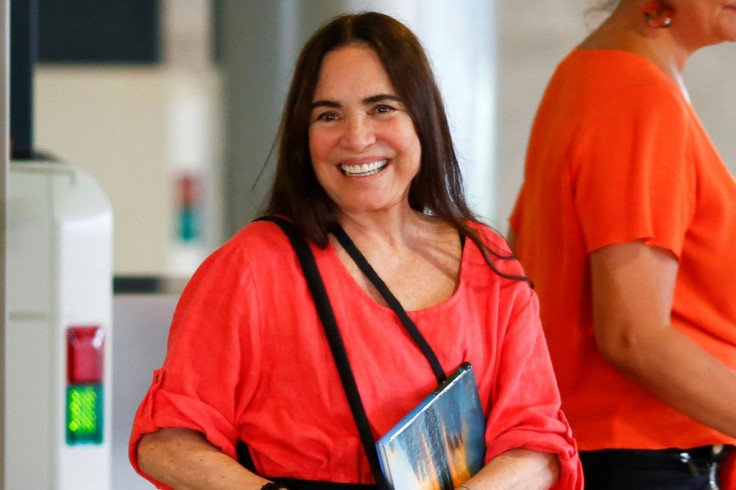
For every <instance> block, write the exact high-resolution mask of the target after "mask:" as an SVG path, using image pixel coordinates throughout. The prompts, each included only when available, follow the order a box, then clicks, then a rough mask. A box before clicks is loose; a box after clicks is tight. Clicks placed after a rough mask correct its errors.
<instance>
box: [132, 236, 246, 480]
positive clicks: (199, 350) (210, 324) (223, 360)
mask: <svg viewBox="0 0 736 490" xmlns="http://www.w3.org/2000/svg"><path fill="white" fill-rule="evenodd" d="M252 282H253V281H252V277H251V274H250V271H249V268H248V264H247V261H246V259H245V257H244V255H243V253H242V251H241V250H240V249H239V248H238V247H237V244H232V243H230V244H227V245H225V246H224V247H223V248H222V249H220V250H218V251H216V252H215V253H214V254H213V255H212V256H210V257H209V258H208V259H207V260H206V261H205V262H204V263H203V264H202V266H200V268H199V269H198V270H197V272H196V273H195V274H194V276H193V277H192V279H191V281H190V282H189V283H188V284H187V286H186V288H185V290H184V292H183V293H182V296H181V299H180V301H179V304H178V305H177V308H176V311H175V313H174V318H173V320H172V324H171V329H170V332H169V340H168V345H167V355H166V360H165V361H164V365H163V367H162V368H161V369H159V370H157V371H156V372H155V373H154V379H153V382H152V384H151V386H150V388H149V390H148V393H147V394H146V396H145V398H144V399H143V401H142V402H141V404H140V406H139V408H138V411H137V413H136V416H135V419H134V423H133V430H132V434H131V438H130V443H129V456H130V460H131V463H132V464H133V467H134V468H135V469H136V471H138V472H139V473H141V472H140V468H139V466H138V460H137V445H138V442H139V441H140V438H141V437H142V436H143V435H144V434H147V433H151V432H155V431H156V430H158V429H160V428H173V427H175V428H187V429H192V430H196V431H199V432H201V433H203V434H204V435H205V436H206V438H207V440H208V441H209V442H210V443H211V444H213V445H214V446H215V447H217V448H218V449H220V450H221V451H222V452H224V453H225V454H227V455H229V456H230V457H232V458H233V459H235V458H236V450H235V448H236V443H237V439H238V428H237V426H238V423H237V420H238V414H239V413H242V411H243V409H244V408H245V406H246V405H247V403H248V401H249V397H250V396H251V394H252V393H253V392H254V390H255V385H256V383H257V379H258V369H259V368H258V366H259V365H260V357H259V354H258V349H255V348H252V346H255V345H259V341H258V335H259V331H258V329H257V328H256V327H257V325H258V323H257V321H256V317H257V315H258V311H257V310H256V308H255V306H253V305H254V302H253V301H252V300H250V298H251V297H252V296H253V294H252V289H253V285H252ZM141 474H142V473H141ZM143 476H146V475H143ZM146 478H147V477H146ZM154 483H156V484H157V485H160V483H158V482H154ZM164 488H165V487H164Z"/></svg>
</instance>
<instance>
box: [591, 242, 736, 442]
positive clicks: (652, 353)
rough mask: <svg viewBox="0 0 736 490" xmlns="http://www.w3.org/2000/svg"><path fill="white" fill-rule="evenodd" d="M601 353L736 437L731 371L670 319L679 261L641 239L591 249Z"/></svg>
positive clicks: (668, 398)
mask: <svg viewBox="0 0 736 490" xmlns="http://www.w3.org/2000/svg"><path fill="white" fill-rule="evenodd" d="M590 265H591V276H592V277H591V279H592V288H593V318H594V319H593V321H594V324H595V335H596V341H597V343H598V347H599V349H600V351H601V353H602V354H603V356H604V357H605V358H606V359H607V360H608V361H610V362H611V363H612V364H613V365H614V366H616V368H617V369H618V370H620V371H621V372H622V373H623V374H624V375H626V376H629V377H630V378H632V379H633V380H634V381H636V382H637V383H638V384H639V385H641V386H642V387H644V388H645V389H647V390H649V391H651V392H652V393H653V394H654V395H656V396H657V397H659V398H661V399H662V400H664V401H665V402H666V403H668V404H669V405H670V406H672V407H674V408H675V409H676V410H679V411H680V412H682V413H684V414H685V415H687V416H689V417H691V418H693V419H695V420H697V421H699V422H700V423H702V424H705V425H707V426H709V427H712V428H714V429H716V430H718V431H720V432H723V433H724V434H727V435H729V436H731V437H736V410H734V409H733V407H736V374H735V373H734V372H733V371H731V370H730V369H729V368H728V367H727V366H726V365H725V364H723V363H722V362H720V361H719V360H718V359H716V358H714V357H713V356H711V355H710V354H708V353H707V352H706V351H705V350H703V349H702V348H701V347H700V346H699V345H697V344H696V343H695V342H694V341H693V340H691V339H690V338H689V337H688V336H687V335H685V334H683V333H682V332H680V331H679V330H677V329H675V328H673V327H672V326H671V325H670V315H671V312H672V300H673V296H674V290H675V280H676V277H677V269H678V263H677V260H676V258H675V257H674V255H672V254H671V253H670V252H669V251H667V250H665V249H662V248H658V247H650V246H648V245H645V244H644V243H642V242H641V241H637V242H630V243H622V244H616V245H609V246H607V247H604V248H602V249H600V250H596V251H594V252H593V253H591V254H590Z"/></svg>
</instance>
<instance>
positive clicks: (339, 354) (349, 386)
mask: <svg viewBox="0 0 736 490" xmlns="http://www.w3.org/2000/svg"><path fill="white" fill-rule="evenodd" d="M259 219H260V220H264V221H271V222H273V223H276V224H277V225H278V226H279V227H280V228H281V229H282V230H283V232H284V233H285V234H286V236H287V237H288V238H289V241H290V242H291V245H292V247H293V248H294V251H295V252H296V255H297V257H298V258H299V263H300V264H301V267H302V271H303V272H304V277H305V278H306V280H307V284H308V286H309V291H310V292H311V293H312V298H313V299H314V306H315V308H316V309H317V313H318V315H319V317H320V320H321V321H322V327H323V328H324V331H325V335H326V336H327V342H328V343H329V345H330V350H331V351H332V357H333V358H334V359H335V364H336V365H337V371H338V373H339V374H340V381H341V382H342V386H343V389H344V390H345V395H346V396H347V399H348V404H349V405H350V411H351V412H352V414H353V419H354V420H355V425H356V426H357V427H358V433H359V434H360V442H361V443H362V444H363V449H364V450H365V454H366V456H367V457H368V462H369V463H370V465H371V471H372V473H373V478H375V480H376V484H377V486H378V488H380V489H388V488H390V487H389V485H388V482H387V481H386V477H385V476H384V474H383V471H382V470H381V464H380V463H379V461H378V452H377V451H376V441H375V440H374V439H373V434H372V433H371V428H370V423H369V422H368V416H367V415H366V413H365V408H364V406H363V401H362V400H361V398H360V393H359V392H358V385H357V383H356V382H355V376H354V375H353V370H352V369H351V368H350V361H349V360H348V356H347V352H346V351H345V344H344V343H343V341H342V337H341V336H340V331H339V330H338V328H337V321H336V320H335V315H334V313H333V311H332V305H330V299H329V297H328V296H327V291H326V290H325V285H324V283H323V282H322V276H321V275H320V273H319V269H318V268H317V262H316V261H315V259H314V254H312V250H311V249H310V248H309V244H307V241H306V240H305V239H304V237H303V236H302V234H301V233H300V232H299V230H298V229H297V228H296V226H294V225H293V224H292V223H291V222H290V221H288V220H286V219H284V218H281V217H278V216H267V217H264V218H259Z"/></svg>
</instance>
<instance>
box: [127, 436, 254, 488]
mask: <svg viewBox="0 0 736 490" xmlns="http://www.w3.org/2000/svg"><path fill="white" fill-rule="evenodd" d="M137 454H138V465H139V466H140V468H141V471H143V472H144V473H145V474H146V475H148V476H150V477H151V478H153V479H155V480H158V481H160V482H161V483H165V484H166V485H168V486H170V487H172V488H174V489H175V490H199V489H202V490H231V489H233V490H234V489H238V490H249V489H253V490H257V489H260V488H261V487H262V486H263V485H264V484H265V483H266V482H267V480H264V479H263V478H261V477H259V476H258V475H255V474H254V473H251V472H250V471H248V470H246V469H245V468H243V467H242V466H241V465H240V464H239V463H238V462H237V461H234V460H233V459H232V458H230V457H229V456H227V455H226V454H224V453H222V452H221V451H220V450H218V449H217V448H216V447H214V446H212V445H211V444H210V443H209V442H208V441H207V439H206V438H205V437H204V436H203V435H202V434H201V433H199V432H196V431H193V430H188V429H160V430H158V431H157V432H154V433H151V434H146V435H145V436H143V438H141V440H140V442H139V443H138V453H137Z"/></svg>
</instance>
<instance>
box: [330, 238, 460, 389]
mask: <svg viewBox="0 0 736 490" xmlns="http://www.w3.org/2000/svg"><path fill="white" fill-rule="evenodd" d="M333 235H335V238H337V241H338V242H340V245H342V247H343V248H344V249H345V251H347V253H348V254H349V255H350V257H351V258H352V259H353V261H354V262H355V263H356V264H357V266H358V267H359V268H360V270H361V271H362V272H363V274H365V276H366V277H367V278H368V280H369V281H371V283H373V285H374V286H375V287H376V289H377V290H378V292H379V293H381V296H383V299H385V300H386V303H388V305H389V306H390V307H391V309H392V310H394V311H395V312H396V315H397V316H398V317H399V320H401V323H402V324H403V325H404V328H405V329H406V331H407V332H408V333H409V335H410V336H411V338H412V339H413V340H414V342H415V343H416V344H417V347H419V350H421V351H422V354H424V357H426V358H427V362H429V365H430V366H431V367H432V372H434V376H435V377H436V378H437V383H438V384H439V383H442V382H443V381H444V380H445V379H447V375H446V374H445V371H444V369H442V364H440V361H439V359H437V355H435V353H434V351H433V350H432V347H431V346H430V345H429V342H427V339H425V338H424V336H423V335H422V333H421V332H420V331H419V329H418V328H417V326H416V325H415V324H414V322H413V321H412V319H411V318H409V315H407V313H406V311H405V310H404V307H403V306H401V303H400V302H399V300H398V299H396V296H394V295H393V293H392V292H391V290H390V289H389V288H388V286H386V283H385V282H383V279H381V277H380V276H379V275H378V273H377V272H376V271H375V269H373V267H372V266H371V264H370V263H369V262H368V259H366V258H365V256H364V255H363V254H362V253H361V251H360V249H358V247H357V246H356V245H355V243H353V241H352V240H351V239H350V237H349V236H348V234H347V233H345V230H343V229H342V227H341V226H340V225H337V228H336V229H335V230H334V231H333Z"/></svg>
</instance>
